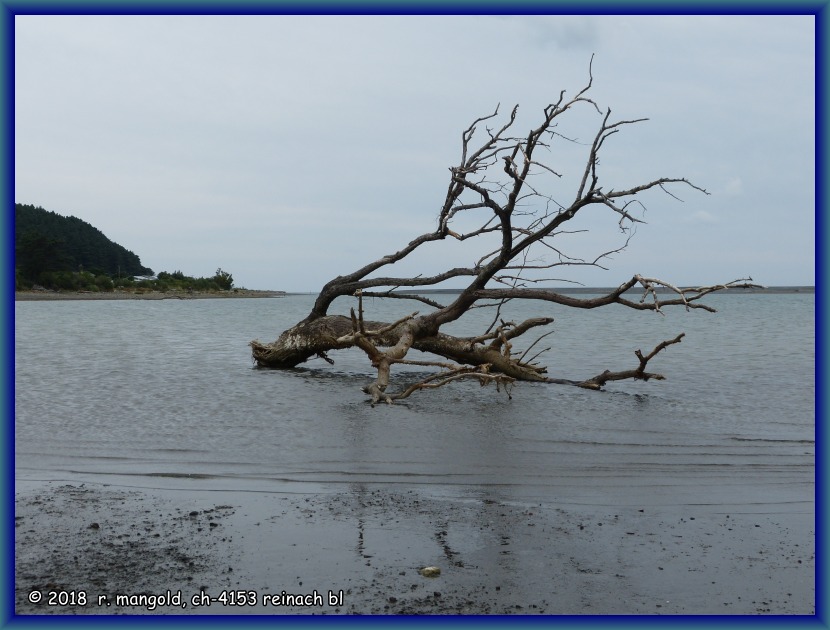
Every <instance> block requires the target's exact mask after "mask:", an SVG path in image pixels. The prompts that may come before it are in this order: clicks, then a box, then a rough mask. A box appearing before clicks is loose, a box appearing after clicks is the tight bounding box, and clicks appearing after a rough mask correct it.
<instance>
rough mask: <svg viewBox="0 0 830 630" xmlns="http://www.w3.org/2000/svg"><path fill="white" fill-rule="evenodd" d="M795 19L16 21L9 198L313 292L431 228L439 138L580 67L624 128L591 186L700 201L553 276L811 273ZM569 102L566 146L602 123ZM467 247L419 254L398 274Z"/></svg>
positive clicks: (595, 244)
mask: <svg viewBox="0 0 830 630" xmlns="http://www.w3.org/2000/svg"><path fill="white" fill-rule="evenodd" d="M814 23H815V21H814V18H813V17H812V16H781V15H776V16H768V17H767V16H736V17H732V16H711V17H710V16H586V17H583V16H520V17H486V16H481V17H478V16H475V17H470V16H458V17H456V16H423V17H420V16H417V17H416V16H403V17H385V16H331V17H329V16H276V15H275V16H195V17H193V16H17V17H15V200H16V201H17V202H18V203H27V204H35V205H39V206H42V207H44V208H46V209H47V210H52V211H55V212H57V213H59V214H64V215H74V216H76V217H79V218H81V219H83V220H85V221H87V222H89V223H91V224H92V225H93V226H95V227H97V228H99V229H100V230H101V231H102V232H103V233H104V234H106V235H107V236H108V237H109V238H110V239H112V240H113V241H115V242H117V243H119V244H121V245H123V246H125V247H126V248H127V249H130V250H131V251H133V252H135V253H136V254H138V255H139V256H140V257H141V261H142V263H143V264H144V265H145V266H148V267H151V268H152V269H153V270H154V271H156V272H159V271H175V270H181V271H183V272H185V273H186V274H188V275H195V276H211V275H213V273H214V271H215V270H216V268H217V267H222V268H223V269H225V270H226V271H229V272H231V273H232V274H233V276H234V280H235V284H236V285H237V286H242V287H247V288H252V289H281V290H286V291H316V290H318V289H319V288H320V287H321V286H322V285H323V284H324V283H325V282H326V281H327V280H329V279H330V278H332V277H334V276H336V275H339V274H341V273H344V272H349V271H352V270H354V269H356V268H358V267H360V266H362V265H363V264H365V263H366V262H369V261H370V260H374V259H375V258H378V257H380V256H382V255H384V254H387V253H391V252H393V251H395V250H397V249H400V248H401V247H402V246H403V245H405V244H406V243H407V242H408V241H409V240H410V239H411V238H413V237H415V236H417V235H419V234H422V233H425V232H429V231H431V230H432V229H434V227H435V219H436V216H437V213H438V210H439V208H440V206H441V204H442V202H443V200H444V197H445V195H446V186H447V183H448V177H449V172H448V167H450V166H452V165H454V164H456V163H457V162H458V159H459V156H460V134H461V131H462V130H463V129H464V128H466V127H467V126H468V125H469V124H470V123H471V122H472V121H473V120H474V119H475V118H477V117H478V116H481V115H484V114H489V113H491V112H492V111H493V109H494V108H495V106H496V105H497V104H498V103H501V107H502V111H504V112H506V111H509V108H510V107H512V105H514V104H516V103H519V104H520V110H519V111H520V118H519V121H518V124H517V129H518V130H519V131H521V133H522V134H524V133H526V132H527V130H529V129H530V128H531V127H533V126H537V125H538V124H539V114H540V112H541V109H542V108H543V107H544V106H545V105H547V104H548V103H550V102H552V101H555V100H556V98H557V97H558V95H559V92H560V91H561V90H563V89H564V90H567V93H568V94H570V95H573V94H575V93H576V92H577V91H578V90H579V89H580V88H582V87H583V86H584V85H585V83H586V81H587V78H588V65H589V60H590V58H591V55H592V54H594V55H595V57H594V62H593V77H594V87H593V89H592V95H593V98H594V100H595V101H596V102H597V103H598V104H599V106H600V107H601V108H603V109H606V108H609V107H610V108H611V110H612V117H613V118H623V119H627V118H640V117H647V118H649V121H648V122H645V123H642V124H639V125H636V126H629V127H626V128H625V129H624V130H623V131H622V132H621V133H619V134H617V135H616V136H614V137H613V141H609V145H608V151H607V153H606V154H605V155H604V157H603V158H602V163H601V169H602V170H601V171H600V175H601V178H602V177H603V176H605V177H606V178H607V179H606V181H607V182H609V183H613V184H614V186H615V187H618V188H619V187H621V186H622V185H634V184H639V183H643V182H645V181H649V180H652V179H657V178H659V177H688V178H689V179H691V180H692V181H694V182H695V183H696V184H698V185H699V186H702V187H703V188H706V189H707V190H708V191H709V192H711V195H710V196H706V195H703V194H700V193H697V192H695V191H693V190H690V189H672V192H674V193H676V194H677V195H678V196H679V197H680V198H681V199H682V200H683V201H682V202H681V201H677V200H675V199H673V198H672V197H670V196H667V195H665V194H656V195H650V196H649V197H648V198H647V199H644V201H645V204H646V208H647V210H646V213H645V217H644V218H645V220H646V221H647V224H645V225H642V226H640V227H639V228H638V231H637V234H636V236H635V237H634V239H633V240H632V241H631V243H630V245H629V247H628V249H627V250H626V251H625V252H622V253H620V254H618V255H616V256H615V257H614V259H613V260H612V261H610V262H609V266H610V268H609V270H608V271H602V270H597V269H586V268H583V267H580V268H574V269H572V270H571V272H570V273H568V274H567V275H565V274H564V272H563V273H562V274H560V275H562V277H567V278H572V279H574V280H577V281H580V282H583V283H585V284H586V285H588V286H612V285H617V284H619V283H621V282H624V281H625V280H627V279H628V278H630V277H631V276H632V275H633V274H635V273H641V274H644V275H650V276H657V277H660V278H662V279H664V280H667V281H672V282H675V283H677V284H684V285H689V284H700V283H714V282H724V281H729V280H733V279H735V278H740V277H745V276H747V275H751V276H752V277H753V278H754V279H755V280H756V281H758V282H760V283H762V284H766V285H782V284H798V285H809V284H814V281H815V276H814V251H815V250H814V242H815V193H814V191H815V159H814V156H815V137H814V130H815V90H814V80H815V61H814V53H815V38H814ZM589 113H590V112H588V111H587V110H585V113H584V114H580V115H578V116H575V117H574V120H573V121H572V122H571V123H570V124H571V125H572V126H568V127H567V131H568V133H569V134H571V135H572V136H574V137H576V138H577V139H579V140H580V141H586V140H590V139H591V138H592V137H593V135H594V134H595V133H596V130H597V126H598V125H599V124H600V122H601V116H600V115H599V114H597V113H596V112H593V114H591V115H588V114H589ZM563 124H564V123H563ZM578 147H579V145H572V147H571V149H572V150H571V151H569V152H565V154H564V155H556V154H551V155H550V156H549V159H550V164H551V165H552V166H554V167H555V168H556V169H557V170H559V171H562V172H563V173H564V174H565V175H566V177H563V179H562V182H560V183H559V184H555V185H556V186H561V188H560V189H556V188H552V189H550V190H549V192H550V193H551V194H552V195H553V196H554V197H557V195H558V196H560V197H561V198H564V199H572V198H573V196H574V195H575V192H576V191H575V190H574V189H573V187H572V186H570V187H569V186H568V184H569V182H568V178H567V175H569V174H570V175H573V174H574V173H577V172H579V171H580V170H581V168H582V166H583V164H582V163H581V162H579V161H578V159H576V158H577V157H579V156H578V155H576V154H575V150H576V149H578ZM557 158H559V159H557ZM566 158H567V159H566ZM616 225H617V221H616V219H615V217H614V216H613V215H611V214H609V213H607V212H606V213H602V212H600V211H599V209H598V208H597V209H596V216H592V217H590V220H589V222H588V223H586V224H585V227H589V228H591V230H592V231H591V232H590V233H588V234H583V235H582V236H581V237H580V238H581V241H579V243H577V244H576V245H575V246H578V248H581V252H582V253H586V252H590V251H596V252H597V253H599V252H600V251H604V248H606V246H607V245H608V244H609V243H613V242H614V240H613V239H616V238H618V230H617V229H616ZM442 245H443V244H442ZM480 253H481V254H484V253H485V252H480ZM474 258H477V256H474V254H473V253H472V252H466V251H465V252H463V253H462V254H461V259H459V256H454V255H453V254H452V252H451V251H450V249H449V248H448V247H446V246H442V247H440V248H438V249H436V250H435V251H433V252H429V253H428V255H427V256H426V257H421V258H420V259H419V260H418V261H416V262H417V264H418V265H423V267H424V268H423V269H422V271H424V272H425V273H427V272H429V273H434V272H436V271H438V270H440V268H442V267H445V266H455V265H457V264H459V263H460V264H464V265H468V264H470V263H472V262H473V259H474ZM404 272H406V273H409V272H413V273H418V270H416V269H413V268H412V267H411V266H410V267H405V268H403V269H401V270H400V272H399V273H400V274H403V273H404ZM384 275H387V274H384ZM396 275H398V274H397V273H396ZM553 284H560V285H561V283H553ZM455 286H457V285H455Z"/></svg>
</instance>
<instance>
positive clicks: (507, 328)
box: [250, 68, 757, 405]
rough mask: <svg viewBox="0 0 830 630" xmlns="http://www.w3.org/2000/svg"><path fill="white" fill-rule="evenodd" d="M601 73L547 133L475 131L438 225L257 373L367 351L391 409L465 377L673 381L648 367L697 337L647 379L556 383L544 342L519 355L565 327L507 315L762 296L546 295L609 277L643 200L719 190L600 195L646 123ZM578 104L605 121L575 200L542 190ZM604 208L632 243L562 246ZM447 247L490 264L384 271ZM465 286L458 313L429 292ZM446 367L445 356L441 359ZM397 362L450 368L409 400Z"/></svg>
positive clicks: (498, 128) (342, 285) (543, 125)
mask: <svg viewBox="0 0 830 630" xmlns="http://www.w3.org/2000/svg"><path fill="white" fill-rule="evenodd" d="M588 74H589V80H588V82H587V85H586V86H585V87H584V88H583V89H582V90H580V91H579V92H578V93H577V94H576V95H575V96H573V97H572V98H570V99H566V98H565V91H562V92H561V93H560V94H559V98H558V100H557V101H556V102H555V103H552V104H550V105H548V106H547V107H545V108H544V110H543V111H542V115H541V122H540V124H539V125H538V126H537V127H535V128H533V129H531V130H530V131H529V132H528V133H527V135H526V136H516V135H513V134H514V126H515V123H516V117H517V113H518V106H516V107H514V108H513V109H512V110H511V111H510V113H509V115H508V116H507V117H506V119H503V120H501V122H499V123H498V124H496V125H495V126H493V127H490V126H489V125H488V123H490V121H493V122H495V121H498V120H499V111H498V107H497V108H496V110H495V111H494V112H493V113H492V114H490V115H489V116H484V117H482V118H479V119H477V120H476V121H474V122H473V124H471V125H470V126H469V127H468V128H467V129H465V130H464V132H463V133H462V135H461V159H460V161H459V163H458V165H457V166H454V167H451V168H450V169H449V170H450V180H449V185H448V188H447V194H446V198H445V199H444V203H443V205H442V206H441V209H440V212H439V213H438V217H437V221H436V224H435V227H434V229H433V230H432V231H430V232H427V233H425V234H422V235H420V236H418V237H417V238H415V239H413V240H412V241H410V242H409V243H408V244H407V245H406V246H405V247H403V248H402V249H400V250H398V251H396V252H394V253H392V254H388V255H386V256H383V257H382V258H379V259H377V260H375V261H372V262H370V263H368V264H367V265H365V266H363V267H361V268H360V269H357V270H356V271H354V272H352V273H349V274H346V275H341V276H337V277H336V278H334V279H333V280H331V281H329V282H328V283H327V284H326V285H325V286H324V287H323V288H322V290H321V291H320V293H319V295H318V296H317V299H316V301H315V302H314V306H313V307H312V309H311V312H310V313H309V314H308V316H307V317H306V318H305V319H303V320H302V321H300V322H299V323H297V324H296V325H295V326H293V327H291V328H289V329H288V330H286V331H284V332H283V333H282V334H281V335H280V337H279V338H278V339H277V340H276V341H275V342H273V343H270V344H264V343H261V342H259V341H253V342H251V344H250V345H251V348H252V354H253V359H254V361H255V363H256V364H257V365H258V366H261V367H271V368H291V367H295V366H297V365H298V364H300V363H302V362H304V361H307V360H308V359H311V358H314V357H319V358H322V359H324V360H326V361H328V362H330V363H333V361H332V359H331V358H329V356H328V353H329V352H330V351H332V350H337V349H344V348H351V347H357V348H360V349H361V350H362V351H363V352H365V353H366V355H367V357H368V358H369V361H370V362H371V364H372V366H373V367H374V368H376V369H377V378H376V379H375V380H374V381H373V382H372V383H370V384H368V385H367V386H366V387H364V388H363V389H364V391H365V392H366V393H367V394H368V395H369V396H370V397H371V402H372V405H374V404H375V403H377V402H378V401H381V400H383V401H386V402H389V403H391V402H392V401H393V400H397V399H401V398H406V397H407V396H409V395H410V394H412V393H413V392H415V391H417V390H420V389H429V388H436V387H441V386H443V385H446V384H447V383H450V382H453V381H458V380H461V379H473V380H475V381H478V382H479V383H481V384H488V383H495V384H496V386H497V387H499V388H501V387H505V388H506V389H507V390H508V394H509V388H510V386H511V385H512V384H513V383H515V382H516V381H535V382H544V383H554V384H566V385H576V386H579V387H584V388H589V389H600V388H602V387H603V386H604V385H605V384H606V383H607V382H609V381H615V380H621V379H642V380H649V379H663V376H662V375H660V374H656V373H653V372H648V371H647V367H648V362H649V361H650V360H651V359H652V358H654V356H655V355H657V354H658V353H659V352H660V351H662V350H663V349H665V348H666V347H668V346H670V345H672V344H676V343H679V342H680V340H681V339H682V337H683V333H681V334H679V335H677V337H675V338H674V339H671V340H667V341H663V342H661V343H659V344H658V345H657V346H656V347H655V348H654V349H653V350H652V351H651V352H649V353H648V354H646V355H644V354H643V353H642V352H641V351H640V350H637V351H636V356H637V359H638V362H639V363H638V365H637V366H636V367H634V368H633V369H629V370H624V371H616V372H613V371H608V370H607V371H605V372H603V373H602V374H598V375H596V376H593V377H591V378H586V379H576V380H573V379H565V378H555V377H552V376H549V375H548V374H547V370H546V367H545V366H543V365H540V364H539V363H538V362H536V358H537V356H538V353H537V354H536V355H532V356H529V355H530V354H531V351H532V349H533V348H534V347H535V345H536V343H537V342H538V341H539V339H536V341H534V342H532V343H530V344H528V345H527V346H526V347H525V348H524V349H519V348H518V346H517V341H518V340H519V338H520V337H522V336H523V335H525V334H526V333H528V332H529V331H531V330H534V329H539V328H540V327H543V326H547V325H549V324H551V323H552V322H553V319H552V318H550V317H538V318H534V319H528V320H526V321H522V322H518V323H516V322H511V321H505V320H504V319H503V318H502V314H501V313H502V307H503V305H504V304H506V303H507V302H508V301H510V300H516V299H521V300H535V301H538V302H539V303H540V304H544V303H545V302H554V303H556V304H561V305H564V306H569V307H573V308H575V309H593V308H599V307H601V306H606V305H609V304H621V305H624V306H626V307H629V308H632V309H639V310H650V311H655V312H658V313H659V312H661V309H663V308H666V307H672V306H682V307H684V308H686V309H687V310H689V309H698V308H699V309H705V310H707V311H712V312H713V311H714V309H713V308H712V307H710V306H707V305H705V304H704V303H702V302H700V299H701V298H703V297H704V296H705V295H708V294H709V293H712V292H714V291H718V290H723V289H727V288H730V287H749V286H757V285H751V284H749V282H750V281H751V278H746V279H740V280H734V281H732V282H729V283H726V284H721V285H715V286H704V287H692V288H679V287H676V286H674V285H672V284H670V283H669V282H665V281H663V280H660V279H658V278H652V277H644V276H641V275H634V276H632V277H631V279H629V280H628V281H627V282H624V283H623V284H621V285H620V286H619V287H617V288H616V289H615V290H613V291H611V292H609V293H608V294H607V295H603V296H601V297H594V298H579V297H575V296H573V295H565V294H563V293H560V292H557V291H554V290H549V289H546V288H542V287H540V286H539V284H540V283H542V282H546V281H547V282H549V281H550V280H551V279H550V278H547V277H545V274H547V273H548V272H549V271H551V270H558V269H559V268H560V267H568V266H573V265H591V266H597V267H602V265H603V262H604V261H605V259H607V258H608V257H609V256H610V255H612V254H614V253H616V252H619V251H621V250H622V249H624V248H625V247H626V246H627V245H628V243H629V240H630V238H631V235H632V234H633V229H632V228H633V227H634V226H635V225H636V224H637V223H640V222H642V219H641V218H639V217H638V216H637V214H641V213H642V210H643V209H644V206H643V204H642V203H641V202H640V201H639V199H638V195H641V194H642V193H644V192H646V191H649V190H652V189H658V190H661V191H662V192H665V193H667V194H668V195H670V196H671V197H673V198H677V197H676V195H675V194H674V193H673V192H670V187H686V188H689V189H692V190H693V191H696V192H699V193H703V194H709V193H708V192H706V190H704V189H703V188H700V187H699V186H697V185H695V184H693V183H691V182H690V181H688V180H687V179H685V178H671V177H662V178H659V179H655V180H652V181H649V182H647V183H643V184H636V185H632V186H628V187H625V188H622V189H608V190H606V189H604V187H603V186H601V185H600V168H599V166H600V160H599V157H600V152H601V151H602V149H603V146H604V145H605V143H606V142H607V141H608V140H609V138H611V137H612V136H613V135H615V134H617V133H618V132H619V131H621V130H622V129H623V127H625V126H626V125H632V124H635V123H639V122H642V121H644V120H646V119H635V120H619V121H616V122H612V120H611V110H610V109H609V110H607V111H605V112H604V113H603V112H602V111H601V110H600V108H599V106H598V105H597V104H596V103H595V102H594V101H593V100H592V99H591V98H589V96H588V93H589V91H590V89H591V85H592V82H593V77H592V76H591V73H590V68H589V73H588ZM578 107H588V108H590V109H591V110H593V111H596V112H597V113H598V114H599V116H600V119H601V123H600V124H599V128H598V130H596V132H595V135H593V139H592V141H590V142H587V143H585V144H584V145H581V146H583V147H584V154H583V155H584V162H581V165H577V168H578V171H577V176H576V177H574V178H573V179H574V182H575V187H576V190H575V194H574V197H573V200H572V201H570V202H569V203H563V202H560V201H558V200H557V198H554V197H553V196H552V195H551V194H549V193H547V192H545V191H544V190H543V189H542V184H543V183H545V182H549V181H556V180H559V179H560V178H561V177H562V175H561V174H560V172H559V170H557V169H554V168H553V166H552V165H551V164H550V163H549V162H548V161H545V159H544V158H543V157H542V155H541V154H543V153H547V154H548V155H550V153H552V147H553V146H554V145H555V144H556V143H566V142H567V143H571V144H572V146H575V147H579V146H580V145H579V144H578V143H577V142H576V141H575V140H572V139H570V138H567V137H565V136H564V135H563V134H562V133H560V131H559V122H560V119H562V117H563V116H565V115H566V114H568V113H569V112H571V111H572V110H574V109H575V108H578ZM482 127H483V131H482ZM560 170H561V169H560ZM572 194H573V192H572ZM590 208H598V209H601V210H602V211H604V212H607V213H608V214H609V216H610V217H611V218H612V219H613V220H614V221H615V222H616V224H617V226H618V228H619V230H620V232H621V237H620V238H621V241H622V242H621V245H620V247H618V248H616V249H613V250H611V251H605V252H603V253H601V254H599V255H597V256H595V257H593V258H588V259H585V258H578V257H575V256H569V255H568V254H566V253H565V252H564V251H563V249H562V246H561V240H562V239H563V237H564V235H566V234H568V233H569V232H570V233H572V232H573V230H568V229H566V228H567V224H568V222H569V221H571V220H573V219H574V217H576V216H577V215H579V214H580V213H584V212H585V211H586V209H590ZM462 218H463V219H464V222H463V225H468V226H477V227H473V228H472V229H468V230H462V229H460V228H459V227H457V226H458V225H459V224H461V219H462ZM470 219H475V221H474V222H471V221H470ZM445 239H456V240H457V241H472V240H475V241H477V242H480V244H481V247H482V249H481V256H480V258H479V259H478V260H477V261H476V262H475V263H473V264H471V265H469V266H464V267H454V268H452V269H447V270H445V271H443V272H441V273H437V274H435V275H431V276H417V277H395V276H393V275H384V273H383V272H385V270H386V269H387V268H389V267H391V266H392V265H394V264H395V263H397V262H399V261H401V260H403V259H405V258H406V257H407V256H409V255H411V254H412V253H413V252H415V251H416V250H418V249H419V248H422V247H424V246H427V245H429V244H430V243H434V242H436V241H443V240H445ZM602 268H604V267H602ZM453 279H455V280H456V281H457V280H458V279H464V282H465V283H466V286H465V287H464V288H463V289H461V290H460V292H459V293H458V295H457V296H456V295H453V296H452V300H451V301H450V302H449V303H448V304H446V305H445V304H440V303H438V302H437V301H435V300H433V299H431V298H428V297H426V296H424V295H419V294H417V291H418V289H419V288H420V289H421V290H422V291H423V290H425V289H428V288H435V287H436V286H437V285H439V284H440V283H443V282H445V281H448V280H453ZM635 287H636V288H638V289H641V290H642V296H641V298H640V299H637V298H636V297H635V298H633V299H632V298H631V297H629V291H630V290H633V289H635ZM340 296H355V297H356V302H357V303H356V307H357V311H355V309H354V308H352V309H351V313H350V315H349V316H345V315H331V314H329V312H328V311H329V307H330V305H331V304H332V302H333V301H334V300H335V299H336V298H338V297H340ZM367 296H371V297H374V298H387V299H407V300H415V301H419V302H421V303H424V304H425V305H426V306H427V307H429V312H426V313H425V314H419V313H417V312H415V313H412V314H411V315H408V316H407V317H404V318H402V319H400V320H398V321H395V322H376V321H369V320H367V319H365V317H364V308H363V298H364V297H367ZM664 298H665V299H664ZM482 307H490V308H493V309H494V317H493V320H492V323H491V325H490V326H489V327H488V328H487V329H486V330H483V331H482V332H481V333H480V334H479V335H477V336H473V337H455V336H451V335H448V334H445V333H443V332H441V328H442V327H443V326H445V325H446V324H449V323H450V322H454V321H456V320H458V319H459V318H461V317H463V316H464V315H465V314H466V313H468V312H469V311H470V310H471V309H473V308H482ZM548 334H549V333H548ZM542 336H543V337H544V336H545V335H542ZM412 349H415V350H419V351H421V352H424V353H427V354H428V355H430V356H432V357H433V358H434V359H435V360H433V359H431V358H426V359H423V360H413V359H409V358H407V357H409V356H410V350H412ZM439 357H443V359H445V360H438V358H439ZM395 364H415V365H421V366H428V367H434V368H437V371H436V373H434V374H433V375H431V376H429V377H427V378H424V379H421V380H419V381H418V382H416V383H412V384H409V385H407V386H405V387H403V388H402V389H400V390H399V391H397V392H389V391H387V389H388V386H389V382H390V373H391V370H392V366H393V365H395Z"/></svg>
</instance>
